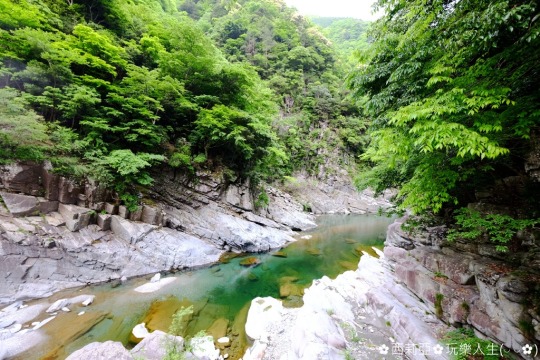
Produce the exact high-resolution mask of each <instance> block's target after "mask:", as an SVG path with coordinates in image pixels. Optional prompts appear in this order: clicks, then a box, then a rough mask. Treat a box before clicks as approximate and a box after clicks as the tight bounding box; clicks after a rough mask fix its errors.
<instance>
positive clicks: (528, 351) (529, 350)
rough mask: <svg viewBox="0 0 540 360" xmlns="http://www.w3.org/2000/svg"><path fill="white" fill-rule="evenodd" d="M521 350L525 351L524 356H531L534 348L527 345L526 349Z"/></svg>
mask: <svg viewBox="0 0 540 360" xmlns="http://www.w3.org/2000/svg"><path fill="white" fill-rule="evenodd" d="M521 349H522V350H523V354H525V355H531V353H532V350H533V347H532V346H531V345H529V344H527V345H525V346H524V347H522V348H521Z"/></svg>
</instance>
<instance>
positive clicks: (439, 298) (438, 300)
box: [434, 293, 444, 319]
mask: <svg viewBox="0 0 540 360" xmlns="http://www.w3.org/2000/svg"><path fill="white" fill-rule="evenodd" d="M443 300H444V295H443V294H441V293H437V294H435V304H434V306H435V315H436V316H437V317H438V318H439V319H442V317H443V307H442V302H443Z"/></svg>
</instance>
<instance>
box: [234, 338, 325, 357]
mask: <svg viewBox="0 0 540 360" xmlns="http://www.w3.org/2000/svg"><path fill="white" fill-rule="evenodd" d="M267 347H268V345H267V344H266V343H263V342H260V341H258V340H256V341H255V342H254V343H253V345H252V346H251V347H250V348H249V349H248V350H247V351H246V353H245V354H244V357H243V360H262V359H263V357H264V354H265V351H266V348H267ZM306 359H308V358H306ZM309 359H316V358H309Z"/></svg>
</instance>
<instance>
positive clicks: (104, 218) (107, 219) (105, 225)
mask: <svg viewBox="0 0 540 360" xmlns="http://www.w3.org/2000/svg"><path fill="white" fill-rule="evenodd" d="M97 225H98V226H99V227H100V228H101V230H103V231H107V230H110V229H111V215H109V214H98V216H97Z"/></svg>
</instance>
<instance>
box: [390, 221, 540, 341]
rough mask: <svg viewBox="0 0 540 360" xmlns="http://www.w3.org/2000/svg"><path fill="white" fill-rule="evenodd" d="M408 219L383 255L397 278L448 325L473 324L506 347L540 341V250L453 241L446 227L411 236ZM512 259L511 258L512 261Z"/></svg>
mask: <svg viewBox="0 0 540 360" xmlns="http://www.w3.org/2000/svg"><path fill="white" fill-rule="evenodd" d="M403 221H404V220H403V219H401V220H398V221H396V222H395V223H394V224H392V225H391V226H390V227H389V228H388V234H387V240H386V243H385V245H386V246H385V248H384V254H385V257H386V258H387V260H388V261H389V264H390V265H391V268H392V270H393V272H394V276H395V278H396V279H397V280H398V281H400V282H401V283H402V284H404V285H405V286H406V287H407V288H408V289H410V290H411V291H412V292H413V293H414V294H415V295H416V296H418V297H419V298H420V299H422V300H423V301H424V302H425V303H426V304H428V305H429V306H430V307H431V309H432V311H433V312H434V313H436V314H438V315H439V317H440V318H441V319H442V320H443V321H445V322H446V323H448V324H451V325H454V326H459V327H461V326H469V327H472V328H473V329H474V330H475V331H476V332H477V333H479V334H480V335H484V336H487V337H489V338H492V339H494V340H496V341H497V342H498V343H500V344H502V345H504V346H505V347H506V348H507V349H513V350H514V351H516V352H521V348H522V346H524V345H525V344H534V343H536V344H540V313H539V307H538V306H539V302H538V301H539V299H540V296H539V293H538V285H539V284H540V276H539V272H538V270H539V266H538V265H539V264H540V253H539V252H538V245H539V244H538V242H537V240H535V239H534V238H529V239H523V241H524V242H528V246H527V249H528V251H526V252H525V251H524V252H521V253H519V252H515V253H512V254H507V256H506V259H505V261H503V260H501V258H500V257H501V254H500V253H499V254H497V253H496V251H494V250H493V249H491V246H492V245H490V244H486V243H465V242H462V243H460V242H457V243H452V244H451V243H448V242H446V241H445V237H444V229H443V228H432V229H428V231H427V232H426V233H424V235H422V236H419V235H416V236H412V235H410V234H407V233H406V232H404V231H403V230H402V229H401V225H402V223H403ZM510 260H511V261H510Z"/></svg>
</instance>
